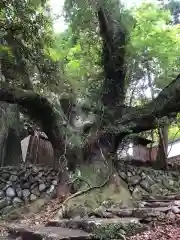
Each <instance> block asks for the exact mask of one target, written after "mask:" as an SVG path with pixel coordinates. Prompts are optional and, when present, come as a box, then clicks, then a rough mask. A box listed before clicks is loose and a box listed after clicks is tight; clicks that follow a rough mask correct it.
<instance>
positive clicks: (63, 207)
mask: <svg viewBox="0 0 180 240" xmlns="http://www.w3.org/2000/svg"><path fill="white" fill-rule="evenodd" d="M112 173H113V171H112V172H111V173H110V174H109V176H108V177H107V179H106V180H105V181H104V182H103V183H102V184H100V185H98V186H92V187H89V188H87V189H85V190H82V191H78V192H76V193H74V194H72V195H70V196H69V197H67V198H66V199H65V200H64V201H63V202H62V203H61V205H60V206H58V207H57V208H55V209H53V210H52V212H56V211H57V210H60V209H62V212H65V204H66V203H67V202H68V201H69V200H71V199H73V198H75V197H78V196H81V195H83V194H86V193H89V192H90V191H92V190H95V189H99V188H103V187H104V186H105V185H106V184H107V183H108V182H109V181H110V178H111V176H112Z"/></svg>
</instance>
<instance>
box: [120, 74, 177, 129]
mask: <svg viewBox="0 0 180 240" xmlns="http://www.w3.org/2000/svg"><path fill="white" fill-rule="evenodd" d="M178 112H180V74H179V75H178V76H177V78H176V79H175V80H173V81H172V82H171V83H170V84H169V85H168V86H167V87H165V88H164V89H163V90H162V91H161V92H160V94H159V95H158V96H157V97H156V98H155V99H154V100H152V101H151V102H150V103H148V104H146V105H145V106H143V107H141V108H139V109H138V108H137V109H136V110H131V111H130V112H129V113H128V114H126V115H124V116H123V117H122V119H120V120H119V121H117V122H116V123H117V128H119V130H117V131H119V133H122V132H124V133H125V132H127V130H131V131H133V132H134V133H138V132H142V131H146V130H150V129H153V128H156V127H157V124H158V119H160V118H162V117H165V116H167V117H172V116H176V114H177V113H178Z"/></svg>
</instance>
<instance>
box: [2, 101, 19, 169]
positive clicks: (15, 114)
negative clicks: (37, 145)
mask: <svg viewBox="0 0 180 240" xmlns="http://www.w3.org/2000/svg"><path fill="white" fill-rule="evenodd" d="M0 111H1V118H0V122H1V124H0V125H1V129H0V132H1V137H0V149H1V152H0V153H1V154H0V165H1V166H8V165H16V166H17V165H19V164H20V163H21V162H22V152H21V140H20V119H19V110H18V108H17V106H16V105H12V104H7V103H2V102H1V104H0Z"/></svg>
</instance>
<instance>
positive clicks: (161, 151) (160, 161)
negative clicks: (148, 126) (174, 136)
mask: <svg viewBox="0 0 180 240" xmlns="http://www.w3.org/2000/svg"><path fill="white" fill-rule="evenodd" d="M146 68H147V76H148V85H149V88H150V90H151V98H152V100H154V98H155V94H154V87H153V81H152V77H151V72H150V67H149V62H148V61H147V62H146ZM158 134H159V144H158V153H157V157H156V163H155V166H156V167H157V168H160V169H166V168H167V144H168V126H165V127H163V128H158ZM151 135H152V137H153V135H154V134H153V130H152V131H151ZM152 140H153V139H152ZM150 156H151V153H150Z"/></svg>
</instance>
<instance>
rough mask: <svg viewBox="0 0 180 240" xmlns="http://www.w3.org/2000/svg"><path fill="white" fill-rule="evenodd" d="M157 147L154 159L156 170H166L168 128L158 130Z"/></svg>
mask: <svg viewBox="0 0 180 240" xmlns="http://www.w3.org/2000/svg"><path fill="white" fill-rule="evenodd" d="M158 133H159V145H158V152H157V158H156V164H155V166H156V168H158V169H167V166H168V165H167V148H168V126H167V125H166V126H164V127H163V128H159V130H158Z"/></svg>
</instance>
